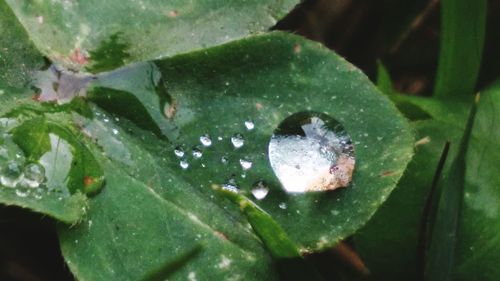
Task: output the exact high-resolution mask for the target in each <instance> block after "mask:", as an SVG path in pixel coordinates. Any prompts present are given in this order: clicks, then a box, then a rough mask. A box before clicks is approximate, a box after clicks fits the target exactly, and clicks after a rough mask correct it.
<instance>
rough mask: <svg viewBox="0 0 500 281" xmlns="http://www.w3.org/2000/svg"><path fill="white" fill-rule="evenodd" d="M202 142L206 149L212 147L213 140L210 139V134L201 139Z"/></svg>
mask: <svg viewBox="0 0 500 281" xmlns="http://www.w3.org/2000/svg"><path fill="white" fill-rule="evenodd" d="M200 142H201V144H202V145H203V146H204V147H209V146H211V145H212V138H210V135H209V134H204V135H203V136H201V137H200Z"/></svg>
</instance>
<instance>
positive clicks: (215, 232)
mask: <svg viewBox="0 0 500 281" xmlns="http://www.w3.org/2000/svg"><path fill="white" fill-rule="evenodd" d="M214 234H215V236H217V237H219V238H221V239H224V240H229V239H228V238H227V236H226V235H225V234H224V233H222V232H220V231H214Z"/></svg>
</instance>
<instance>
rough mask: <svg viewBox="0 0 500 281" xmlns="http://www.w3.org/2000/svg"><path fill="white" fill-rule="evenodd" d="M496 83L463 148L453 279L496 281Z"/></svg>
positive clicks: (499, 198)
mask: <svg viewBox="0 0 500 281" xmlns="http://www.w3.org/2000/svg"><path fill="white" fill-rule="evenodd" d="M499 114H500V83H498V82H497V83H495V84H494V85H492V86H490V87H489V88H488V89H486V90H485V91H484V92H483V93H482V94H481V100H480V102H479V105H478V108H477V114H476V118H475V121H474V126H473V129H472V133H471V138H470V141H469V147H468V148H467V155H466V158H465V161H466V170H465V186H464V189H465V193H464V194H465V198H464V203H463V210H462V216H461V221H460V226H461V227H460V230H459V236H458V249H457V257H456V263H455V266H456V269H455V270H456V272H455V274H456V275H455V276H454V278H455V279H454V280H485V281H489V280H498V279H499V278H500V270H499V269H498V267H497V266H496V265H495V261H498V260H499V259H500V256H499V251H498V249H499V247H500V244H499V240H498V238H497V237H498V231H499V229H500V225H499V215H500V213H499V206H500V189H499V188H500V176H499V174H498V167H499V166H500V154H499V144H500V131H499V130H498V120H500V115H499Z"/></svg>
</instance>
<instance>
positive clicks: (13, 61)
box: [0, 0, 44, 108]
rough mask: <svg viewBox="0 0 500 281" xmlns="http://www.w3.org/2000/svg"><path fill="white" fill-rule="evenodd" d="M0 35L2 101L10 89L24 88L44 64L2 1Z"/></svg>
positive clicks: (0, 4)
mask: <svg viewBox="0 0 500 281" xmlns="http://www.w3.org/2000/svg"><path fill="white" fill-rule="evenodd" d="M0 34H2V36H0V99H3V98H4V97H3V96H4V95H8V94H9V91H10V90H11V88H14V89H23V88H25V87H26V86H27V85H28V83H29V79H30V77H31V75H32V72H33V70H35V69H38V68H40V67H41V66H43V64H44V62H43V58H42V56H41V55H40V53H39V52H38V51H37V50H36V49H35V47H34V46H33V44H32V43H31V41H30V39H29V38H28V35H27V34H26V31H25V30H24V29H23V27H22V26H21V24H20V23H19V22H18V21H17V19H16V17H15V15H14V13H12V11H11V9H10V7H9V6H7V4H5V2H4V1H3V0H1V1H0ZM0 104H1V103H0ZM1 106H2V105H0V108H1Z"/></svg>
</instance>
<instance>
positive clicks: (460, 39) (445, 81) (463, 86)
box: [434, 0, 487, 100]
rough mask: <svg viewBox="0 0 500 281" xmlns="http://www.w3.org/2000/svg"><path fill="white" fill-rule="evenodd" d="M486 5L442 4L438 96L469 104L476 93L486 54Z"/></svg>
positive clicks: (450, 0) (481, 1)
mask: <svg viewBox="0 0 500 281" xmlns="http://www.w3.org/2000/svg"><path fill="white" fill-rule="evenodd" d="M486 2H487V1H486V0H474V1H470V0H443V1H441V11H442V12H441V47H440V55H439V66H438V70H437V78H436V84H435V88H434V94H435V96H437V97H443V98H450V97H456V98H466V99H467V100H468V99H469V98H470V97H471V96H472V94H473V93H474V89H475V86H476V81H477V76H478V73H479V67H480V64H481V56H482V53H483V43H484V34H485V26H486Z"/></svg>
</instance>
